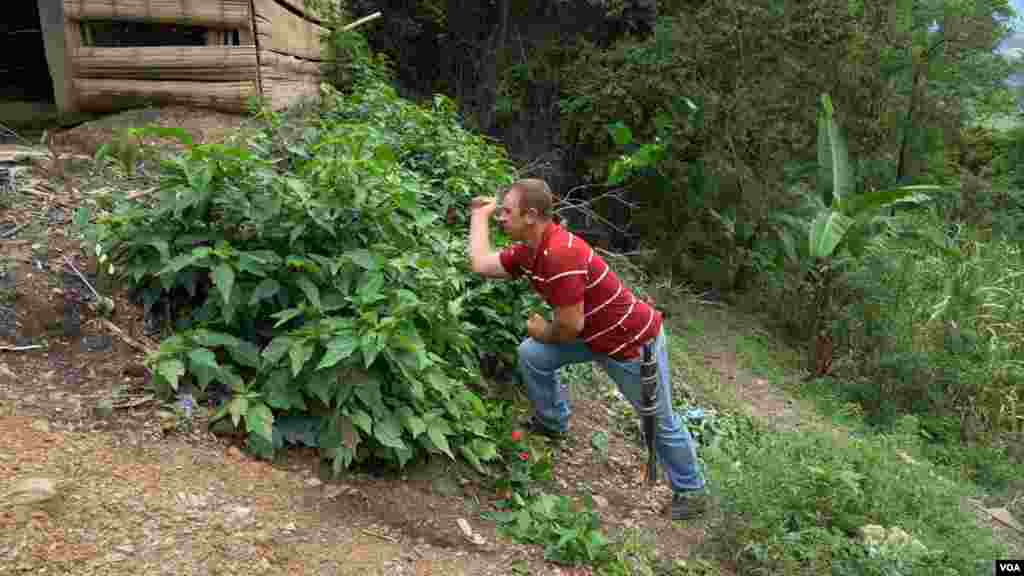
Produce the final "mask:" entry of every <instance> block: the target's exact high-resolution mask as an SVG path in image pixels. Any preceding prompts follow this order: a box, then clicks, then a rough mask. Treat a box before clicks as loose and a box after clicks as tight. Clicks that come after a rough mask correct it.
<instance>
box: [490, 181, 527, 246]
mask: <svg viewBox="0 0 1024 576" xmlns="http://www.w3.org/2000/svg"><path fill="white" fill-rule="evenodd" d="M519 195H520V192H519V189H518V188H513V189H511V190H509V191H508V192H507V193H506V194H505V199H504V201H502V203H501V208H500V210H499V212H498V222H501V226H502V228H503V229H504V230H505V233H506V234H508V236H509V238H511V239H513V240H516V241H521V240H526V239H527V235H526V231H527V230H528V229H529V228H530V226H531V225H533V223H534V221H535V216H534V213H533V211H530V212H529V213H528V214H524V213H523V211H522V210H521V209H520V207H519Z"/></svg>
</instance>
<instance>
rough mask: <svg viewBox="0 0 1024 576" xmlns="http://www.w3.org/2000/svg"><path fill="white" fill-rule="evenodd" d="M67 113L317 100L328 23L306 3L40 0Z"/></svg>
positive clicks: (57, 89) (60, 102)
mask: <svg viewBox="0 0 1024 576" xmlns="http://www.w3.org/2000/svg"><path fill="white" fill-rule="evenodd" d="M38 2H39V15H40V22H41V27H42V32H43V37H44V41H45V46H46V59H47V62H48V64H49V68H50V76H51V78H52V79H53V84H54V94H55V99H56V102H57V106H58V108H59V109H60V110H61V112H75V111H100V112H102V111H111V110H116V109H119V108H124V107H127V106H134V105H138V104H139V103H150V104H187V105H194V106H199V107H208V108H213V109H217V110H224V111H231V112H236V111H243V110H244V109H245V108H246V106H247V105H248V102H249V99H250V98H252V97H253V96H262V97H263V98H264V99H266V100H267V101H269V103H270V105H271V106H272V107H273V108H275V109H279V108H283V107H286V106H288V105H290V104H291V103H293V102H294V101H295V100H297V99H299V98H302V97H304V96H310V95H314V94H316V91H317V86H318V84H319V81H320V69H321V64H322V63H323V55H322V51H321V38H322V36H323V35H324V34H325V33H326V32H327V30H326V28H324V26H323V22H321V21H319V20H318V19H317V18H316V17H315V16H314V15H312V14H310V13H309V12H308V11H307V10H306V9H305V6H304V3H303V1H302V0H38Z"/></svg>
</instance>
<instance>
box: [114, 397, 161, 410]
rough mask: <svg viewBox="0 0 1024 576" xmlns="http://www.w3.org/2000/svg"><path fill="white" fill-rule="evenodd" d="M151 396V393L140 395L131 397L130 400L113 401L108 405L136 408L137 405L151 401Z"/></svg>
mask: <svg viewBox="0 0 1024 576" xmlns="http://www.w3.org/2000/svg"><path fill="white" fill-rule="evenodd" d="M153 398H154V397H153V395H152V394H146V395H145V396H140V397H139V398H133V399H131V400H125V401H123V402H114V403H112V404H111V405H110V407H111V408H136V407H138V406H142V405H143V404H147V403H149V402H152V401H153Z"/></svg>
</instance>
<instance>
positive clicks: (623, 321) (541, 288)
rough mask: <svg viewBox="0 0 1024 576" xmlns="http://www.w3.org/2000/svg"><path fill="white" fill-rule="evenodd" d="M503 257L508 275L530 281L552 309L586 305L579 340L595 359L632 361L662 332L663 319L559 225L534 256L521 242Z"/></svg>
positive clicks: (551, 226)
mask: <svg viewBox="0 0 1024 576" xmlns="http://www.w3.org/2000/svg"><path fill="white" fill-rule="evenodd" d="M499 256H500V258H501V265H502V267H503V268H504V269H505V271H506V272H508V273H509V274H510V275H511V276H513V277H520V276H526V277H528V278H529V279H530V283H531V284H532V285H533V289H534V290H536V291H537V293H538V294H540V296H541V297H542V298H544V301H545V302H547V303H548V304H549V305H550V306H552V307H553V308H562V307H565V306H572V305H574V304H577V303H578V302H579V301H580V300H582V301H583V314H584V322H583V332H582V333H581V334H580V338H581V339H582V340H583V341H584V342H586V344H587V345H588V346H589V347H590V349H591V350H592V351H594V353H596V354H603V355H606V356H610V357H612V358H615V359H618V360H628V359H633V358H635V357H637V356H638V355H639V354H640V346H641V345H643V344H644V343H645V342H647V341H648V340H650V339H652V338H654V337H655V336H657V335H658V332H659V331H660V330H661V320H662V318H661V314H660V313H659V312H658V311H657V310H655V309H654V307H653V306H650V305H648V304H647V303H646V302H644V301H642V300H640V299H638V298H637V297H636V296H634V295H633V292H632V291H630V289H629V288H627V287H626V286H625V284H623V283H622V281H621V280H619V277H618V276H617V275H616V274H615V272H613V271H612V270H611V268H609V267H608V263H607V262H605V260H604V258H601V256H600V255H598V254H597V253H596V252H595V251H594V249H593V248H591V247H590V245H589V244H587V243H586V242H585V241H584V240H583V239H582V238H580V237H579V236H576V235H575V234H573V233H572V232H569V231H568V230H566V229H565V228H562V227H561V226H559V225H557V224H555V223H551V224H548V227H547V228H545V230H544V235H543V237H542V238H541V242H540V246H539V247H538V248H537V251H536V253H534V252H533V251H532V250H531V249H530V247H529V246H528V245H527V244H525V243H518V244H513V245H512V246H509V247H507V248H505V249H503V250H502V251H501V252H500V254H499Z"/></svg>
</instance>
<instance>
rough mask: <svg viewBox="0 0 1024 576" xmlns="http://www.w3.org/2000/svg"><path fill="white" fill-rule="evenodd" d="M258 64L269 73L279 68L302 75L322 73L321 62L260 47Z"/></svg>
mask: <svg viewBox="0 0 1024 576" xmlns="http://www.w3.org/2000/svg"><path fill="white" fill-rule="evenodd" d="M260 66H262V70H264V71H266V72H270V73H274V72H275V71H278V70H279V71H286V72H291V73H297V74H302V75H308V74H314V75H317V74H321V73H322V68H323V63H322V62H317V61H314V60H306V59H304V58H295V57H294V56H289V55H287V54H278V53H277V52H271V51H270V50H266V49H260Z"/></svg>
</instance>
